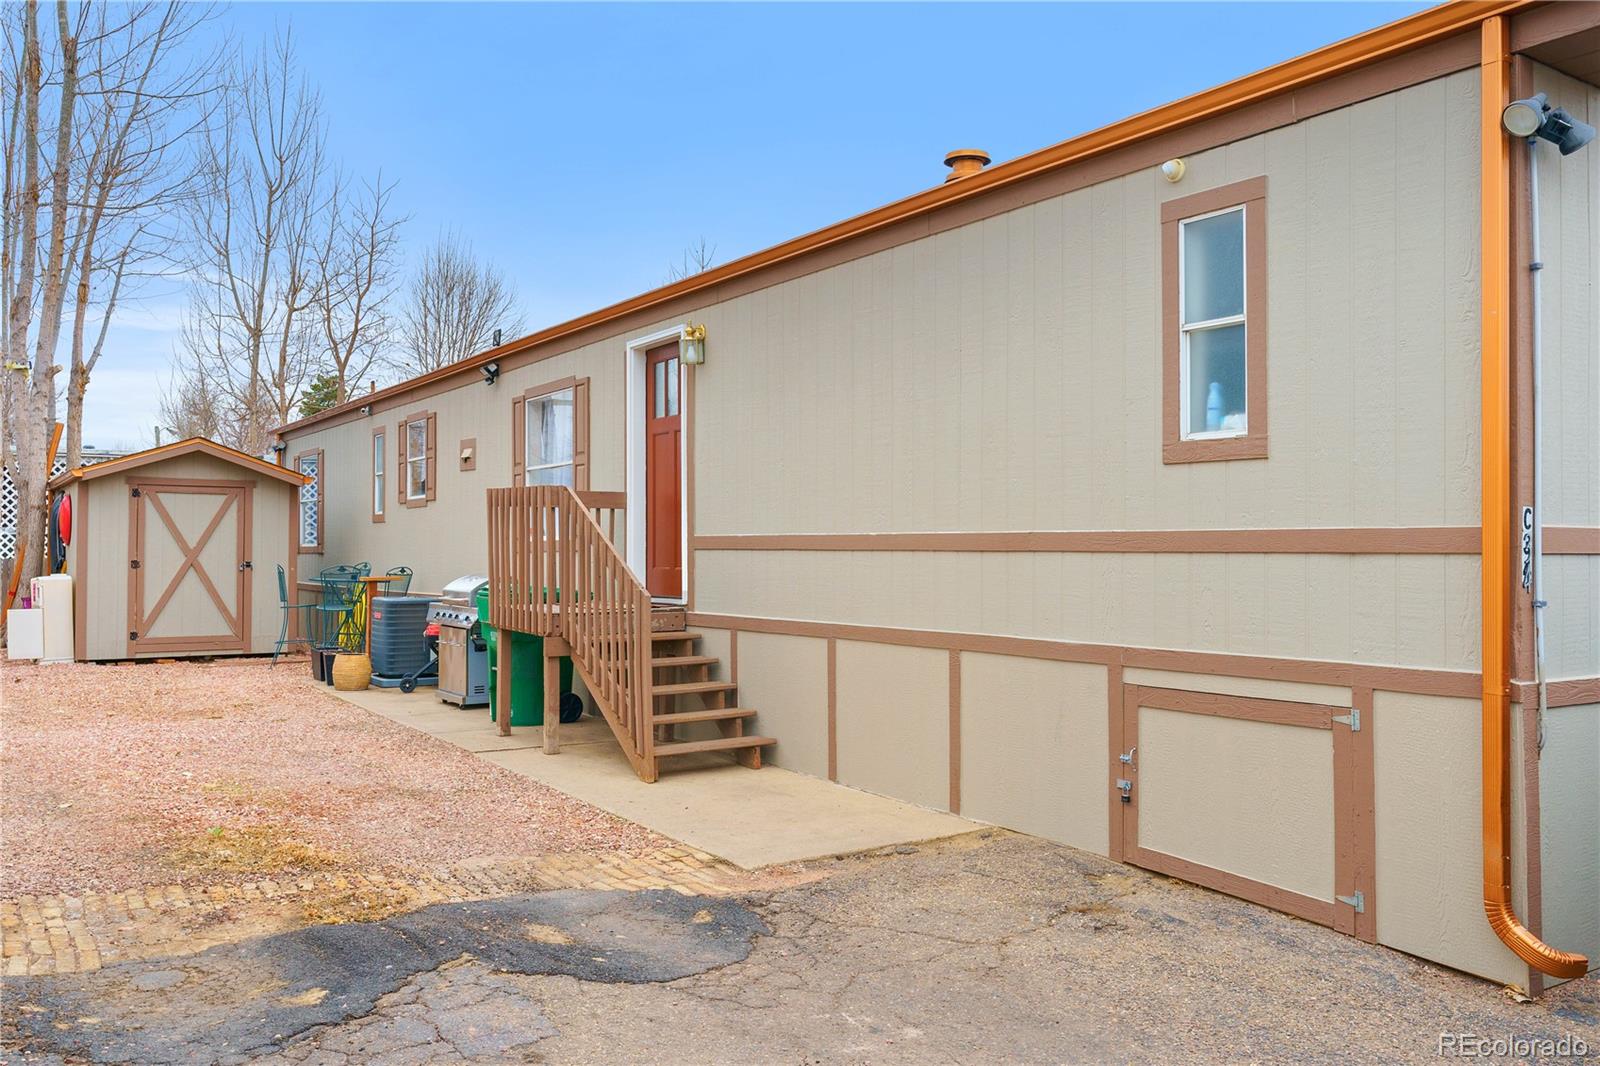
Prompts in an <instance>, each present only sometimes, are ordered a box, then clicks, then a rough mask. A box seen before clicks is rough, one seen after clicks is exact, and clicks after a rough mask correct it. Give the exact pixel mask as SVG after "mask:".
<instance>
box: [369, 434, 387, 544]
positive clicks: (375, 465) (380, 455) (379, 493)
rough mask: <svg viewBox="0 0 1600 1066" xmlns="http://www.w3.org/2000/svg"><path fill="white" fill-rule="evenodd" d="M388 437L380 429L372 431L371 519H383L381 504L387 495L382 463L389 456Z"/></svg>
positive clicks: (377, 520)
mask: <svg viewBox="0 0 1600 1066" xmlns="http://www.w3.org/2000/svg"><path fill="white" fill-rule="evenodd" d="M388 439H389V438H388V437H387V436H386V435H385V434H384V431H383V430H381V429H375V430H373V431H372V520H373V521H374V522H382V521H383V519H384V513H383V505H384V504H385V503H386V502H387V501H388V499H389V497H388V496H387V495H385V494H384V488H385V486H386V485H387V484H388V480H389V479H388V477H387V475H386V472H385V470H384V465H385V463H386V462H387V460H388V458H389V453H388V451H387V450H386V449H387V448H388Z"/></svg>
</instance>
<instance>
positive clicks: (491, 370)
mask: <svg viewBox="0 0 1600 1066" xmlns="http://www.w3.org/2000/svg"><path fill="white" fill-rule="evenodd" d="M479 369H480V370H482V371H483V383H484V384H485V385H493V384H494V381H495V378H498V377H499V376H500V364H499V363H485V364H483V366H482V367H480V368H479Z"/></svg>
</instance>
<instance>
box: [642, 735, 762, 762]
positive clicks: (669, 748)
mask: <svg viewBox="0 0 1600 1066" xmlns="http://www.w3.org/2000/svg"><path fill="white" fill-rule="evenodd" d="M777 742H778V738H777V737H717V738H715V739H713V740H684V741H678V742H674V743H672V744H657V745H656V757H657V758H658V759H664V758H666V757H668V756H670V755H693V754H694V753H695V752H697V751H734V750H736V749H739V748H746V749H751V750H754V751H755V752H756V753H757V755H758V757H759V753H760V749H762V748H764V747H766V746H767V745H768V744H776V743H777Z"/></svg>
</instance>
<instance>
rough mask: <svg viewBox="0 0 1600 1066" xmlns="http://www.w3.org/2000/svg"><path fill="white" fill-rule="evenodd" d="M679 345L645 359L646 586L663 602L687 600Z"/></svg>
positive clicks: (672, 344)
mask: <svg viewBox="0 0 1600 1066" xmlns="http://www.w3.org/2000/svg"><path fill="white" fill-rule="evenodd" d="M679 377H680V374H679V367H678V344H677V342H676V341H673V342H672V343H671V344H665V345H662V346H661V347H660V348H654V349H651V350H650V351H649V352H647V353H646V355H645V401H644V410H645V425H644V447H645V453H644V457H645V458H644V479H645V518H644V521H645V538H644V542H645V574H646V577H645V585H646V587H648V588H649V590H650V595H652V596H654V597H657V598H659V599H678V598H680V597H682V596H683V493H682V486H683V429H682V425H683V423H682V419H681V418H680V417H679V414H678V410H679V396H678V393H679V386H680V384H681V383H680V381H679Z"/></svg>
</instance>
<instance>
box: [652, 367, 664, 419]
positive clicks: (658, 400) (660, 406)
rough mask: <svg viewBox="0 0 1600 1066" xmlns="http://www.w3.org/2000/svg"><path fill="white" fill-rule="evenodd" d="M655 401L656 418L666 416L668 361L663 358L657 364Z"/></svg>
mask: <svg viewBox="0 0 1600 1066" xmlns="http://www.w3.org/2000/svg"><path fill="white" fill-rule="evenodd" d="M655 376H656V380H655V389H654V392H655V403H654V404H653V405H652V406H653V408H654V410H655V417H656V418H665V417H666V414H667V362H666V360H665V359H663V360H662V361H661V362H659V363H657V364H656V365H655Z"/></svg>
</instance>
